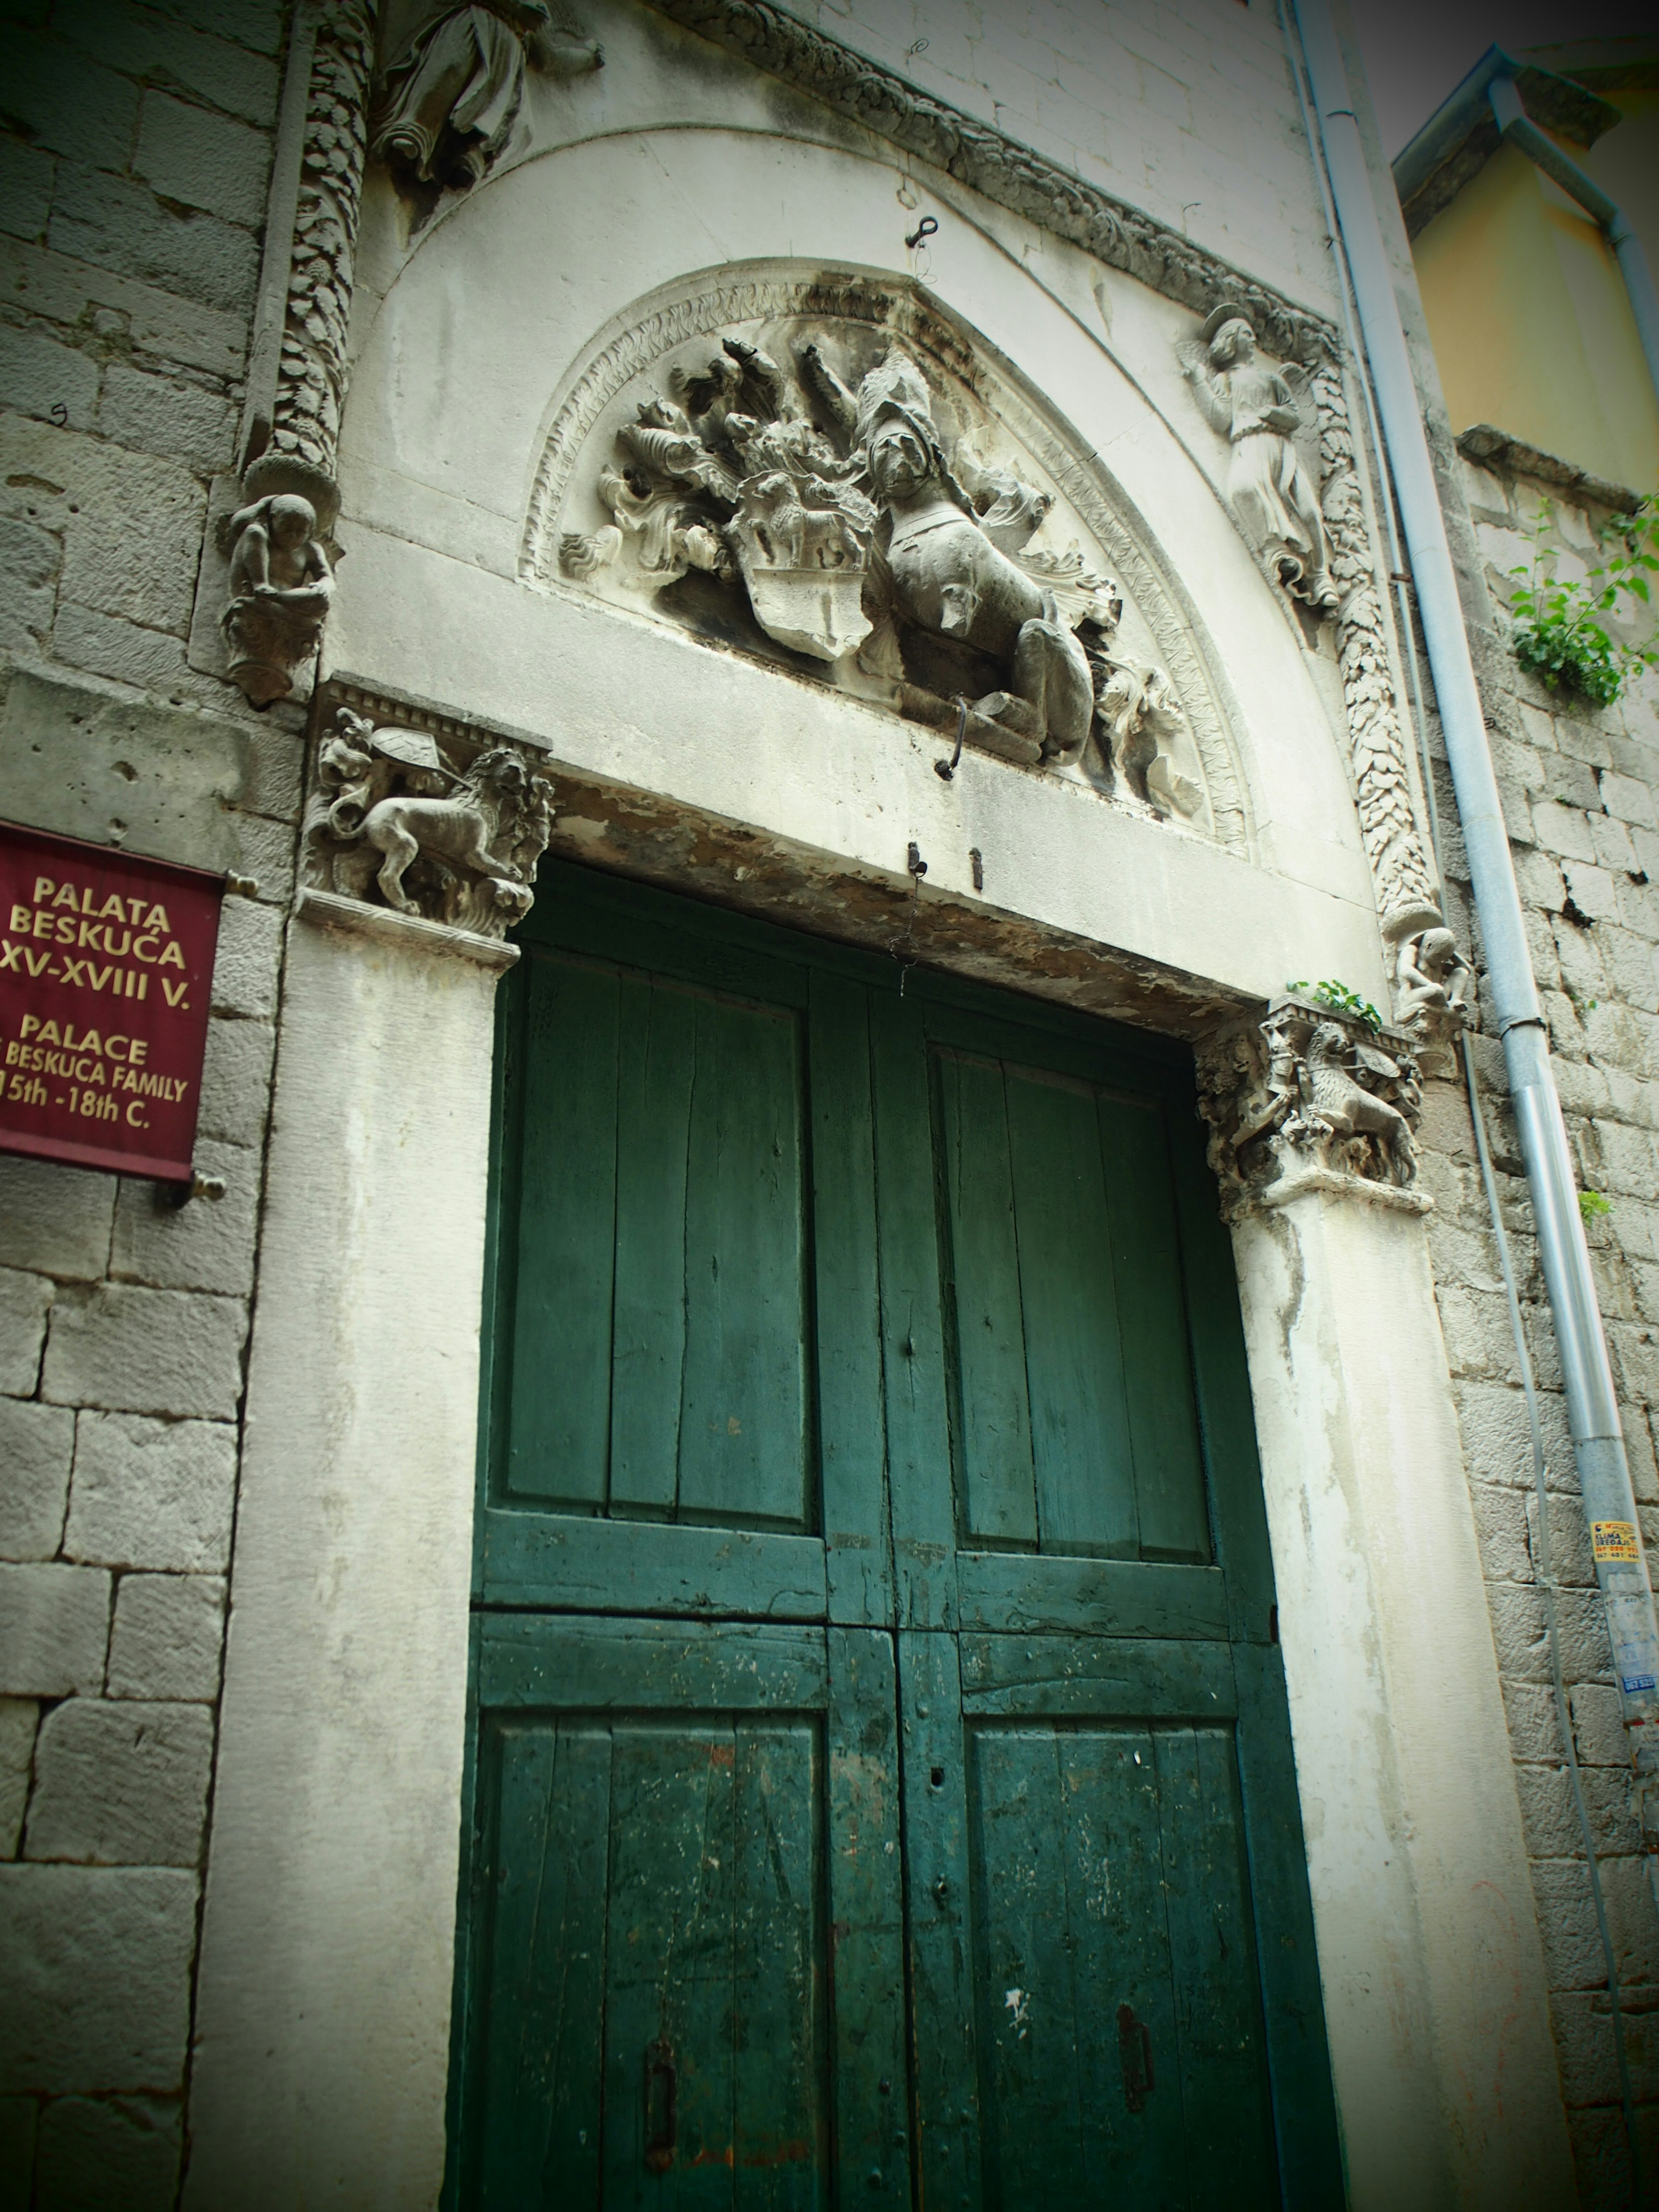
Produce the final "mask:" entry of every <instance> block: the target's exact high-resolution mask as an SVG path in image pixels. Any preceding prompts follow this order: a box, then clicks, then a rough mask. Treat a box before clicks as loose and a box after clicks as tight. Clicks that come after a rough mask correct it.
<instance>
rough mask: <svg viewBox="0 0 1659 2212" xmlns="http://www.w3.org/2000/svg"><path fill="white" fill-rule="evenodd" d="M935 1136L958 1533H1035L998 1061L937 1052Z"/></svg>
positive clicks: (987, 1536) (1012, 1536)
mask: <svg viewBox="0 0 1659 2212" xmlns="http://www.w3.org/2000/svg"><path fill="white" fill-rule="evenodd" d="M934 1066H935V1070H936V1075H937V1080H938V1084H939V1108H940V1114H939V1121H940V1127H939V1146H940V1149H941V1151H942V1153H943V1156H944V1167H945V1198H946V1202H947V1206H948V1210H949V1218H950V1227H951V1285H952V1289H953V1291H954V1303H955V1316H954V1318H955V1322H956V1328H955V1339H956V1346H957V1388H958V1391H959V1395H960V1399H961V1407H962V1425H961V1431H960V1450H961V1458H962V1478H963V1522H964V1527H963V1534H964V1536H965V1537H966V1538H967V1539H968V1540H969V1541H973V1542H977V1543H998V1542H1001V1543H1025V1544H1030V1545H1032V1546H1035V1545H1036V1541H1037V1507H1036V1474H1035V1472H1034V1469H1033V1467H1032V1461H1031V1419H1030V1402H1029V1398H1028V1393H1027V1384H1026V1378H1025V1342H1024V1329H1023V1328H1022V1326H1021V1310H1020V1285H1019V1250H1018V1240H1017V1237H1016V1235H1015V1228H1014V1177H1013V1164H1012V1160H1011V1159H1010V1158H1009V1140H1008V1105H1007V1097H1006V1088H1005V1084H1004V1079H1003V1073H1002V1070H1001V1068H1000V1066H998V1065H996V1064H995V1063H994V1062H987V1061H985V1060H969V1059H965V1058H964V1057H963V1056H962V1055H961V1054H957V1053H942V1054H939V1055H937V1057H936V1059H935V1062H934Z"/></svg>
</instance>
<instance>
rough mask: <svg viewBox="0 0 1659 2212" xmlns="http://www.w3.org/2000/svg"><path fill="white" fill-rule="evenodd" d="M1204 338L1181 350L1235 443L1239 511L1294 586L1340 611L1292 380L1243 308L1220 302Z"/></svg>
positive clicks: (1212, 420) (1232, 486)
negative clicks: (1271, 362) (1270, 357)
mask: <svg viewBox="0 0 1659 2212" xmlns="http://www.w3.org/2000/svg"><path fill="white" fill-rule="evenodd" d="M1201 337H1202V343H1201V344H1200V345H1196V346H1188V345H1185V344H1183V345H1182V347H1181V348H1180V349H1178V350H1179V357H1180V361H1181V368H1182V374H1183V375H1184V376H1185V377H1186V378H1187V380H1188V382H1189V383H1190V384H1191V386H1192V387H1193V393H1194V398H1196V399H1197V401H1198V404H1199V405H1200V408H1201V409H1202V410H1203V411H1204V416H1205V419H1206V421H1207V422H1208V423H1209V425H1210V427H1211V428H1212V429H1213V430H1217V431H1218V432H1219V433H1220V435H1222V436H1223V437H1224V438H1225V439H1226V440H1227V441H1229V443H1230V444H1231V447H1232V454H1231V460H1230V462H1229V464H1228V469H1227V497H1228V500H1229V501H1230V502H1231V506H1232V508H1233V512H1234V513H1235V514H1237V517H1238V520H1239V522H1240V524H1241V526H1243V531H1244V533H1245V535H1246V536H1247V537H1248V538H1249V539H1250V540H1251V542H1252V543H1253V544H1255V546H1256V547H1257V549H1258V550H1260V551H1261V552H1262V553H1263V554H1265V555H1266V556H1267V559H1268V560H1269V561H1271V562H1273V567H1274V568H1275V569H1276V570H1277V572H1278V575H1279V581H1280V583H1282V584H1283V585H1284V586H1285V588H1286V590H1287V591H1291V592H1295V594H1296V596H1297V598H1298V599H1304V600H1305V601H1306V602H1307V603H1308V604H1309V605H1310V606H1314V607H1317V608H1319V609H1321V610H1322V611H1329V610H1332V609H1334V607H1335V606H1336V605H1337V601H1338V597H1339V594H1338V592H1337V588H1336V586H1335V584H1334V581H1333V580H1332V578H1331V574H1330V566H1329V562H1330V556H1329V552H1328V548H1327V545H1326V541H1325V524H1324V518H1323V516H1322V514H1321V513H1320V510H1319V495H1318V493H1317V491H1316V489H1314V486H1313V484H1312V483H1310V480H1309V477H1308V472H1307V471H1306V470H1305V469H1304V467H1303V465H1302V461H1301V457H1300V456H1299V455H1298V453H1297V450H1296V445H1295V435H1296V433H1297V431H1298V430H1299V429H1300V428H1302V410H1301V409H1300V407H1299V405H1298V404H1297V395H1296V392H1295V391H1294V389H1293V388H1292V386H1291V380H1290V378H1289V376H1288V375H1287V374H1284V373H1282V372H1281V371H1279V370H1278V369H1275V368H1268V367H1267V366H1266V364H1265V363H1264V362H1261V361H1259V360H1258V359H1257V357H1256V350H1255V331H1254V330H1253V329H1252V328H1251V326H1250V324H1249V319H1248V318H1247V317H1246V316H1245V314H1244V313H1243V310H1242V309H1241V308H1238V307H1233V306H1232V305H1231V304H1228V305H1226V306H1223V307H1218V308H1216V310H1215V311H1214V313H1212V314H1211V315H1210V316H1209V317H1208V318H1207V319H1206V322H1205V325H1204V328H1203V331H1202V333H1201ZM1206 348H1207V352H1206Z"/></svg>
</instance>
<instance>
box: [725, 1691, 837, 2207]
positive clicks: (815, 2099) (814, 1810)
mask: <svg viewBox="0 0 1659 2212" xmlns="http://www.w3.org/2000/svg"><path fill="white" fill-rule="evenodd" d="M734 1747H735V1751H736V1759H737V1764H736V1770H735V1774H734V1778H733V1781H734V1790H733V1804H732V1815H733V1817H732V1851H733V1854H734V1857H735V1860H736V1867H735V1885H734V1886H735V1898H734V1906H735V1911H736V1930H735V1938H736V1940H735V1945H734V1960H733V2004H732V2056H733V2065H734V2068H735V2074H736V2079H735V2082H734V2093H735V2100H736V2102H735V2107H734V2109H735V2114H736V2131H735V2140H734V2142H733V2146H732V2154H733V2182H734V2188H733V2197H734V2201H735V2203H736V2204H737V2206H738V2212H817V2208H818V2207H819V2206H821V2205H823V2204H826V2203H827V2202H828V2198H829V2095H828V2090H829V2082H828V2078H827V2077H828V2073H829V2048H828V2043H829V2039H828V2033H827V2028H826V2021H825V2012H826V2003H825V1999H826V1995H827V1992H826V1990H825V1986H824V1982H825V1976H824V1971H823V1969H824V1963H825V1962H824V1959H823V1950H824V1936H825V1934H826V1930H825V1928H824V1926H823V1907H822V1900H823V1872H824V1869H823V1851H822V1848H821V1845H822V1839H823V1739H822V1734H821V1730H820V1729H819V1727H818V1725H817V1723H814V1722H811V1721H800V1720H788V1721H784V1720H774V1719H769V1718H761V1719H753V1720H744V1721H739V1722H738V1724H737V1728H736V1730H735V1746H734Z"/></svg>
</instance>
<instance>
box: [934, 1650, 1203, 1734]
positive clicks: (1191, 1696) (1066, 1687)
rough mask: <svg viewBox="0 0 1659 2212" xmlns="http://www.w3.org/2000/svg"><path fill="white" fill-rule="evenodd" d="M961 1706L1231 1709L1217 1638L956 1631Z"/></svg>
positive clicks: (1136, 1713) (1163, 1712)
mask: <svg viewBox="0 0 1659 2212" xmlns="http://www.w3.org/2000/svg"><path fill="white" fill-rule="evenodd" d="M962 1697H963V1706H964V1708H965V1709H966V1710H967V1711H970V1712H972V1713H975V1714H980V1713H1009V1714H1019V1713H1030V1714H1034V1715H1035V1714H1045V1715H1056V1716H1058V1715H1060V1714H1073V1715H1076V1716H1078V1717H1088V1718H1091V1719H1102V1720H1106V1719H1115V1718H1118V1717H1122V1718H1125V1719H1130V1718H1134V1719H1140V1718H1145V1719H1153V1718H1157V1719H1170V1720H1177V1719H1178V1720H1203V1721H1211V1720H1231V1718H1232V1717H1233V1715H1234V1713H1235V1712H1236V1711H1237V1688H1236V1686H1235V1684H1234V1681H1233V1670H1232V1660H1231V1654H1230V1652H1229V1650H1228V1647H1227V1645H1226V1644H1177V1643H1175V1642H1173V1641H1171V1640H1170V1639H1169V1638H1163V1637H1149V1638H1144V1639H1142V1638H1127V1637H1111V1638H1108V1637H1081V1636H969V1635H965V1634H964V1635H963V1638H962Z"/></svg>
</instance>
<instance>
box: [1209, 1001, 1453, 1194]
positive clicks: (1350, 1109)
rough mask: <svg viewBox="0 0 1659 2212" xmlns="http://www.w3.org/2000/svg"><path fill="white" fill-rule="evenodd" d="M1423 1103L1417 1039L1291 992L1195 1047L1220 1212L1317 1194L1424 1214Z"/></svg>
mask: <svg viewBox="0 0 1659 2212" xmlns="http://www.w3.org/2000/svg"><path fill="white" fill-rule="evenodd" d="M1421 1103H1422V1088H1421V1085H1420V1083H1419V1077H1418V1066H1417V1058H1416V1052H1415V1048H1414V1040H1413V1038H1412V1037H1411V1036H1409V1035H1408V1034H1407V1032H1406V1031H1405V1030H1397V1029H1386V1028H1385V1029H1382V1030H1373V1029H1372V1028H1371V1027H1370V1024H1367V1023H1365V1022H1362V1021H1358V1020H1356V1019H1354V1018H1353V1017H1352V1016H1351V1015H1347V1014H1343V1013H1340V1012H1336V1011H1335V1010H1334V1009H1333V1008H1331V1007H1329V1006H1323V1005H1322V1004H1321V1003H1320V1001H1319V1000H1316V999H1311V998H1303V997H1300V996H1297V995H1295V994H1285V995H1284V996H1282V997H1279V998H1277V999H1275V1000H1273V1004H1272V1006H1271V1007H1270V1008H1269V1009H1268V1013H1267V1019H1266V1021H1264V1022H1254V1021H1245V1022H1238V1023H1235V1024H1230V1025H1229V1026H1228V1027H1227V1028H1225V1029H1224V1030H1219V1031H1218V1032H1217V1034H1216V1035H1215V1036H1212V1037H1210V1038H1208V1039H1207V1040H1206V1042H1205V1043H1204V1044H1203V1045H1202V1046H1201V1047H1200V1050H1199V1054H1198V1104H1199V1112H1200V1114H1201V1115H1203V1117H1204V1119H1205V1121H1207V1122H1208V1123H1209V1125H1210V1144H1209V1155H1210V1165H1211V1166H1212V1169H1213V1170H1215V1175H1216V1178H1217V1181H1218V1182H1219V1184H1220V1186H1221V1211H1222V1216H1223V1218H1224V1219H1225V1220H1228V1221H1233V1220H1237V1218H1238V1217H1239V1216H1240V1215H1241V1214H1243V1213H1245V1212H1249V1211H1250V1210H1251V1209H1252V1208H1253V1207H1256V1206H1284V1205H1286V1204H1288V1202H1289V1201H1290V1200H1291V1199H1293V1198H1299V1197H1301V1196H1303V1195H1304V1193H1307V1192H1310V1191H1319V1192H1323V1193H1326V1194H1329V1195H1332V1196H1338V1197H1352V1198H1358V1199H1362V1200H1366V1201H1367V1202H1369V1203H1371V1204H1375V1205H1382V1206H1393V1207H1395V1208H1396V1209H1398V1210H1400V1211H1402V1212H1410V1213H1426V1212H1429V1211H1430V1209H1431V1206H1432V1205H1433V1203H1434V1201H1433V1200H1431V1198H1430V1197H1429V1195H1428V1194H1427V1193H1426V1192H1425V1191H1422V1190H1419V1188H1417V1156H1416V1152H1415V1150H1414V1148H1413V1142H1412V1139H1413V1131H1414V1130H1415V1129H1416V1127H1417V1123H1418V1121H1419V1115H1420V1111H1421Z"/></svg>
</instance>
